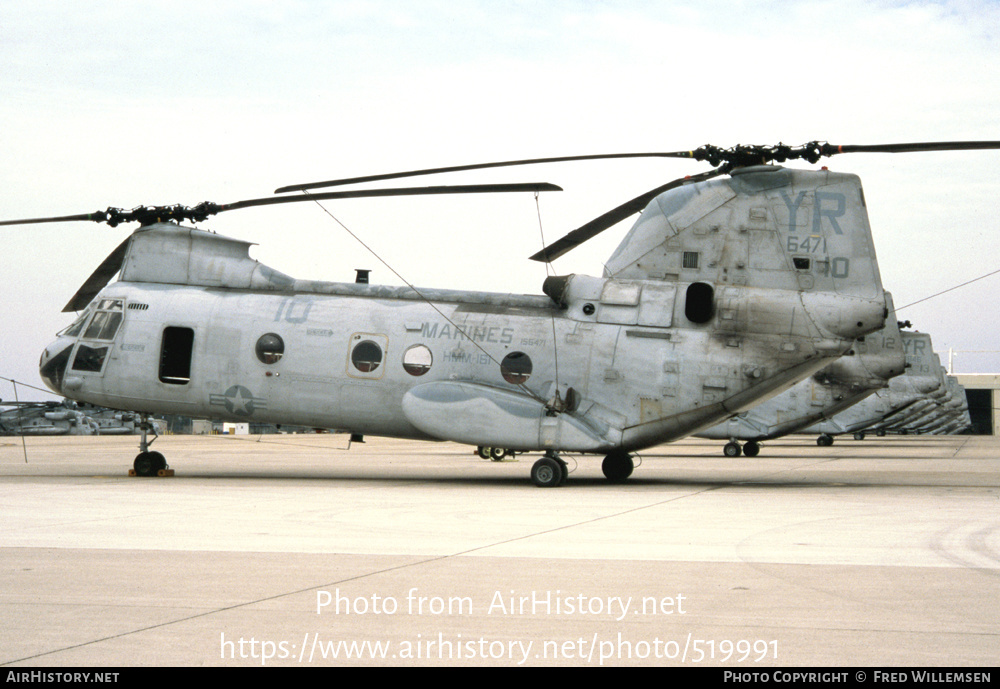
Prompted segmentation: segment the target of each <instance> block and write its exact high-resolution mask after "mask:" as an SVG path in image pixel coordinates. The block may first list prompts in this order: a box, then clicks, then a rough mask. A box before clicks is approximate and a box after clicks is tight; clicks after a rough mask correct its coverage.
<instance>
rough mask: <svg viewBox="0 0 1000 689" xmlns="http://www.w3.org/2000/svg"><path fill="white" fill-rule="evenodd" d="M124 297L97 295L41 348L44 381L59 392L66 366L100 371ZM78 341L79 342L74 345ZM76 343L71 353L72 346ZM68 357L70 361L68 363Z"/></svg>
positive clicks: (121, 314) (119, 320)
mask: <svg viewBox="0 0 1000 689" xmlns="http://www.w3.org/2000/svg"><path fill="white" fill-rule="evenodd" d="M124 314H125V300H124V299H99V300H97V301H94V302H92V303H91V304H90V306H88V307H87V308H86V310H84V312H83V313H82V314H81V315H80V317H79V318H77V319H76V320H75V321H74V322H73V323H72V324H71V325H70V326H69V327H68V328H66V329H65V330H62V331H60V332H59V334H58V335H57V338H58V339H56V341H55V342H53V343H52V344H50V345H49V346H48V347H46V348H45V351H44V352H42V358H41V361H40V362H39V372H40V374H41V376H42V380H44V381H45V384H46V385H48V386H49V387H50V388H52V389H53V390H54V391H55V392H58V393H62V392H63V390H62V386H63V382H64V378H65V375H66V371H67V369H69V370H72V371H80V372H84V373H100V372H101V371H102V370H103V369H104V364H105V362H106V361H107V358H108V354H109V352H110V351H111V347H112V346H113V341H114V339H115V335H117V334H118V330H119V328H121V324H122V321H123V320H124V317H125V315H124ZM77 341H79V346H77ZM74 347H76V352H75V354H74V352H73V348H74ZM70 357H72V365H69V364H70Z"/></svg>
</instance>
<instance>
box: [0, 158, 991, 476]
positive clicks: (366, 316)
mask: <svg viewBox="0 0 1000 689" xmlns="http://www.w3.org/2000/svg"><path fill="white" fill-rule="evenodd" d="M995 148H1000V142H996V141H993V142H941V143H908V144H889V145H874V146H835V145H831V144H827V143H820V142H811V143H808V144H805V145H803V146H800V147H791V146H786V145H783V144H779V145H777V146H736V147H734V148H730V149H722V148H719V147H716V146H702V147H701V148H698V149H696V150H694V151H678V152H667V153H627V154H602V155H586V156H570V157H562V158H538V159H530V160H516V161H502V162H492V163H481V164H476V165H464V166H456V167H448V168H434V169H425V170H413V171H408V172H398V173H392V174H384V175H373V176H368V177H356V178H350V179H340V180H331V181H327V182H317V183H312V184H301V185H293V186H288V187H282V188H281V189H278V190H276V192H275V194H285V193H286V192H290V191H299V192H302V195H301V196H299V195H294V196H288V195H285V196H280V195H276V196H272V197H267V198H259V199H250V200H245V201H239V202H236V203H230V204H214V203H207V202H206V203H202V204H200V205H198V206H194V207H183V206H166V207H139V208H136V209H133V210H131V211H124V210H122V209H118V208H109V209H107V210H106V211H99V212H96V213H86V214H81V215H72V216H62V217H52V218H34V219H27V220H13V221H5V222H2V223H0V224H2V225H14V224H30V223H42V222H66V221H73V220H88V221H97V222H106V223H108V224H109V225H111V226H112V227H114V226H117V225H118V224H120V223H124V222H138V223H139V227H138V228H137V229H135V230H134V231H133V232H132V234H131V235H130V236H129V237H128V238H127V239H126V240H125V241H124V242H122V243H121V244H120V245H119V246H118V247H117V248H116V249H115V250H114V251H113V252H112V253H111V254H110V255H109V256H108V257H107V258H106V259H105V261H104V262H103V263H102V264H101V265H100V266H98V268H97V269H96V270H95V271H94V273H93V274H92V275H91V276H90V278H88V279H87V281H86V282H85V283H84V284H83V286H82V287H81V288H80V290H79V291H78V292H77V293H76V295H74V296H73V298H72V299H71V300H70V301H69V303H68V304H67V305H66V307H65V308H64V309H63V310H64V311H67V312H71V311H77V312H79V311H82V313H81V314H80V315H79V317H78V318H77V319H76V321H75V322H74V323H73V324H72V325H70V326H69V327H68V328H66V329H65V330H63V331H62V332H60V333H59V334H58V336H57V339H56V340H55V341H54V342H52V343H51V344H50V345H49V346H48V347H46V348H45V350H44V352H43V353H42V355H41V361H40V364H39V366H40V373H41V376H42V378H43V380H44V381H45V382H46V384H47V385H48V386H49V387H51V388H52V389H53V390H54V391H56V392H58V393H59V394H61V395H64V396H66V397H68V398H71V399H74V400H79V401H84V402H90V403H92V404H97V405H102V406H106V407H111V408H115V409H123V410H129V411H134V412H138V413H139V414H141V415H142V418H143V421H144V423H143V428H144V429H148V428H149V424H148V416H149V415H150V414H153V413H157V414H182V415H186V416H191V417H196V418H197V417H201V418H216V419H223V420H229V421H247V420H254V421H259V422H265V423H274V424H287V425H298V426H310V427H316V428H331V429H338V430H340V431H347V432H350V433H352V434H359V435H379V436H393V437H399V438H411V439H422V440H431V441H435V440H436V441H443V440H448V441H454V442H458V443H465V444H469V445H472V446H483V447H496V448H506V449H509V450H512V451H516V452H542V453H544V454H543V456H542V457H541V458H540V459H538V460H537V461H536V462H535V463H534V464H533V466H532V468H531V479H532V481H533V482H534V483H535V485H538V486H542V487H550V486H558V485H561V484H562V483H563V482H564V481H565V480H566V477H567V474H568V470H567V464H566V462H565V461H564V460H563V459H562V458H561V454H562V453H590V454H599V455H604V459H603V463H602V469H603V471H604V474H605V476H606V477H607V478H608V479H611V480H613V481H618V480H624V479H626V478H627V477H628V476H629V475H630V474H631V473H632V471H633V468H634V462H633V453H634V452H636V451H639V450H642V449H644V448H647V447H651V446H654V445H658V444H661V443H664V442H667V441H671V440H676V439H678V438H682V437H684V436H687V435H691V434H693V433H696V432H698V431H702V430H705V429H709V428H711V427H713V426H715V425H717V424H719V423H721V422H723V421H725V420H726V419H728V418H730V417H732V416H734V415H736V414H739V413H741V412H744V411H746V410H748V409H750V408H751V407H753V406H754V405H756V404H758V403H760V402H762V401H763V400H766V399H768V398H770V397H772V396H775V395H777V394H779V393H781V392H782V391H784V390H787V389H789V388H790V387H791V386H793V385H794V384H795V383H796V382H797V381H800V380H802V379H804V378H806V377H808V376H810V375H812V374H814V373H816V372H817V371H819V370H820V369H823V368H824V367H826V366H828V365H829V364H831V363H832V362H834V361H835V360H837V359H838V358H840V357H841V356H843V355H845V353H847V352H848V351H849V350H850V349H851V348H852V347H853V346H854V344H855V342H857V341H858V340H859V339H860V338H864V337H865V336H867V335H869V334H870V333H874V332H876V331H878V330H880V329H881V328H883V326H884V325H885V321H886V318H887V317H888V314H889V308H890V307H889V304H888V303H887V299H886V293H885V292H884V291H883V288H882V282H881V278H880V275H879V269H878V263H877V261H876V258H875V250H874V247H873V243H872V236H871V228H870V227H869V222H868V214H867V209H866V205H865V198H864V194H863V192H862V188H861V182H860V180H859V178H858V177H857V176H855V175H851V174H843V173H837V172H832V171H829V170H827V169H825V168H824V169H822V170H797V169H789V168H784V167H781V166H780V165H777V164H776V163H782V162H784V161H787V160H795V159H804V160H806V161H808V162H810V163H816V162H817V161H818V160H819V159H820V158H821V157H824V156H832V155H835V154H839V153H850V152H884V153H903V152H917V151H946V150H973V149H995ZM634 157H661V158H687V159H694V160H699V161H707V162H708V163H709V164H710V165H712V166H713V169H711V170H709V171H706V172H701V173H699V174H694V175H691V176H687V177H683V178H680V179H676V180H674V181H671V182H669V183H667V184H664V185H662V186H659V187H657V188H655V189H652V190H650V191H648V192H645V193H644V194H641V195H639V196H637V197H635V198H634V199H631V200H630V201H627V202H626V203H624V204H622V205H620V206H618V207H617V208H615V209H613V210H611V211H609V212H608V213H605V214H604V215H602V216H600V217H599V218H596V219H594V220H592V221H591V222H588V223H587V224H585V225H583V226H582V227H580V228H578V229H576V230H574V231H572V232H570V233H569V234H567V235H566V236H565V237H563V238H562V239H560V240H558V241H556V242H555V243H553V244H551V245H549V246H547V247H545V248H543V249H542V250H541V251H540V252H538V253H537V254H535V255H534V256H531V258H532V259H533V260H536V261H543V262H550V261H552V260H553V259H555V258H557V257H559V256H561V255H563V254H564V253H566V252H567V251H570V250H571V249H573V248H574V247H576V246H578V245H580V244H582V243H583V242H585V241H587V240H588V239H590V238H591V237H594V236H595V235H597V234H598V233H600V232H602V231H604V230H605V229H608V228H609V227H611V226H613V225H615V224H617V223H618V222H620V221H621V220H624V219H626V218H628V217H630V216H632V215H634V214H636V213H640V215H639V218H638V220H637V221H636V222H635V224H634V225H633V226H632V228H631V230H630V231H629V232H628V234H627V235H626V236H625V238H624V240H623V241H622V242H621V244H620V245H619V246H618V248H617V249H616V250H615V251H614V253H613V254H612V256H611V257H610V258H609V259H608V260H607V262H606V264H605V268H604V272H603V275H602V276H601V277H591V276H586V275H575V274H574V275H563V276H553V277H549V278H547V279H546V280H545V283H544V285H543V287H542V291H543V293H544V294H543V295H538V296H525V295H512V294H498V293H490V292H468V291H457V290H448V289H420V288H415V287H410V286H407V287H394V286H384V285H372V284H367V283H366V282H356V283H337V282H319V281H311V280H298V279H295V278H293V277H290V276H288V275H285V274H283V273H280V272H278V271H276V270H274V269H272V268H270V267H268V266H266V265H264V264H262V263H259V262H258V261H255V260H253V259H251V258H250V256H249V247H250V245H251V244H250V243H249V242H246V241H242V240H239V239H234V238H230V237H224V236H221V235H218V234H214V233H212V232H208V231H205V230H202V229H197V228H193V227H188V226H185V225H183V224H182V223H185V222H195V223H197V222H203V221H204V220H206V218H208V217H209V216H211V215H214V214H216V213H220V212H223V211H229V210H235V209H239V208H247V207H254V206H263V205H271V204H280V203H292V202H302V201H322V200H331V199H338V198H358V197H381V196H398V195H416V194H449V193H493V192H518V191H533V192H540V191H555V190H558V189H559V188H558V187H555V186H553V185H549V184H488V185H474V186H451V187H441V186H438V187H404V188H396V189H354V190H350V191H335V192H320V193H316V192H315V191H314V190H315V189H319V188H324V187H331V186H339V185H348V184H362V183H368V182H376V181H385V180H390V179H399V178H405V177H415V176H421V175H430V174H436V173H443V172H459V171H465V170H477V169H485V168H497V167H509V166H516V165H529V164H539V163H551V162H566V161H582V160H599V159H612V158H634ZM115 274H119V279H118V281H116V282H114V283H110V280H111V279H112V278H113V277H114V276H115ZM109 283H110V284H109ZM140 450H141V451H140V453H139V455H138V456H137V457H136V459H135V462H134V469H135V471H136V473H137V474H139V475H155V474H156V473H157V472H158V471H159V470H161V469H164V468H166V460H165V458H164V457H163V455H162V454H160V453H158V452H155V451H150V449H149V441H148V439H147V435H146V432H145V430H144V432H143V434H142V439H141V442H140Z"/></svg>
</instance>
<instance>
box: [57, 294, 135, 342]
mask: <svg viewBox="0 0 1000 689" xmlns="http://www.w3.org/2000/svg"><path fill="white" fill-rule="evenodd" d="M124 308H125V302H124V300H123V299H101V300H100V301H99V302H96V303H94V304H91V305H90V306H89V307H87V310H86V311H84V312H83V314H82V315H81V316H80V317H79V318H77V319H76V320H75V321H74V322H73V324H72V325H71V326H69V327H68V328H67V329H66V330H64V331H62V332H61V333H59V334H60V335H65V336H67V337H79V336H80V334H81V333H83V336H82V337H83V339H85V340H113V339H115V335H116V334H117V333H118V328H119V327H120V326H121V324H122V319H123V317H124V315H123V314H124ZM84 326H86V330H84Z"/></svg>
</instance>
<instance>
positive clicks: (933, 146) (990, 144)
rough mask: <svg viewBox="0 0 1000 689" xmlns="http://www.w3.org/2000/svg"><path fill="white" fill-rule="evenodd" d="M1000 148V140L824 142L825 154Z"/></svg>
mask: <svg viewBox="0 0 1000 689" xmlns="http://www.w3.org/2000/svg"><path fill="white" fill-rule="evenodd" d="M998 148H1000V141H925V142H916V143H904V144H872V145H840V146H838V145H834V144H824V145H823V155H827V156H831V155H836V154H838V153H918V152H921V151H982V150H990V149H998Z"/></svg>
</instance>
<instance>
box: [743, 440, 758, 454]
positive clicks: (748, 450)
mask: <svg viewBox="0 0 1000 689" xmlns="http://www.w3.org/2000/svg"><path fill="white" fill-rule="evenodd" d="M743 454H745V455H746V456H747V457H756V456H757V455H759V454H760V443H758V442H757V441H756V440H748V441H747V442H746V443H744V444H743Z"/></svg>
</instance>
